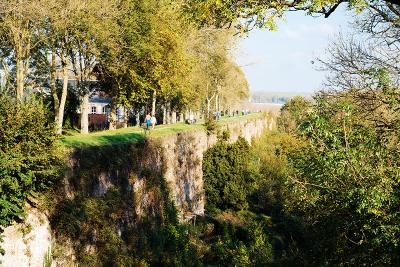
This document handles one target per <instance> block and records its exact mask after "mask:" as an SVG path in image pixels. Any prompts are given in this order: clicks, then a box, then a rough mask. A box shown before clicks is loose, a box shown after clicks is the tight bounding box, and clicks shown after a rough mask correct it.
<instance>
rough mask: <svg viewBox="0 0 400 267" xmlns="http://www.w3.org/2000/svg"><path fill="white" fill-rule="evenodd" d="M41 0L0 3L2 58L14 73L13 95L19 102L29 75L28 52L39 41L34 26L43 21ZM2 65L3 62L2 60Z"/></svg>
mask: <svg viewBox="0 0 400 267" xmlns="http://www.w3.org/2000/svg"><path fill="white" fill-rule="evenodd" d="M43 5H45V0H35V1H28V0H11V1H3V2H2V3H0V14H1V15H0V43H1V48H2V54H3V55H2V57H3V59H4V58H8V59H9V60H8V63H10V65H11V69H14V71H15V88H14V90H15V96H16V97H17V99H19V100H22V98H23V96H24V88H25V85H26V83H27V82H28V81H27V79H26V78H27V74H28V72H29V67H30V60H31V50H32V49H33V48H35V47H36V46H37V45H38V44H39V42H40V39H41V38H42V37H43V36H41V32H40V31H38V30H37V29H38V26H39V25H40V24H41V23H43V22H44V16H43V14H42V9H41V6H43ZM3 62H4V61H3Z"/></svg>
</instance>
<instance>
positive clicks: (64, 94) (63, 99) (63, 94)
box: [56, 54, 69, 134]
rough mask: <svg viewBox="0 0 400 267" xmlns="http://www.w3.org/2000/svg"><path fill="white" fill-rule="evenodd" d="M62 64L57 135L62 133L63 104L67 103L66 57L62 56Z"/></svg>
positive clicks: (67, 62)
mask: <svg viewBox="0 0 400 267" xmlns="http://www.w3.org/2000/svg"><path fill="white" fill-rule="evenodd" d="M61 61H62V64H63V87H62V92H61V100H60V108H59V109H58V115H57V116H58V118H57V125H56V126H57V134H61V133H62V128H63V121H64V110H65V102H66V101H67V94H68V79H69V75H68V64H69V61H68V56H65V55H64V54H63V55H62V58H61Z"/></svg>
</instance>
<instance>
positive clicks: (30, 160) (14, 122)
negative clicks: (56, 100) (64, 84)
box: [0, 94, 63, 239]
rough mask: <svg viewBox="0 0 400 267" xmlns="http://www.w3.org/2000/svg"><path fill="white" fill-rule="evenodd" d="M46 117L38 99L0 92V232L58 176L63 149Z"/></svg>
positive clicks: (21, 213) (20, 215)
mask: <svg viewBox="0 0 400 267" xmlns="http://www.w3.org/2000/svg"><path fill="white" fill-rule="evenodd" d="M47 116H48V114H47V111H46V110H45V107H44V106H43V104H42V103H41V102H40V101H38V100H36V99H30V100H26V101H24V102H17V101H16V100H15V99H12V98H10V97H6V96H3V95H1V94H0V233H1V231H2V230H3V228H4V227H7V226H9V225H10V224H11V223H12V222H13V221H15V220H17V221H20V220H21V219H22V217H23V214H24V213H23V208H24V206H25V202H26V201H27V199H28V198H29V197H30V196H32V195H35V194H37V193H38V192H40V191H42V190H43V189H46V188H49V187H50V186H52V185H53V184H54V182H55V179H56V178H57V177H58V175H59V171H60V170H61V169H60V167H61V166H62V160H63V158H62V155H63V152H62V150H61V149H60V148H59V147H57V142H56V140H57V136H56V135H55V133H54V131H53V124H51V123H50V124H49V123H48V121H47ZM0 237H1V236H0ZM0 239H1V238H0Z"/></svg>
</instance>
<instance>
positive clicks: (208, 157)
mask: <svg viewBox="0 0 400 267" xmlns="http://www.w3.org/2000/svg"><path fill="white" fill-rule="evenodd" d="M249 152H250V146H249V144H248V143H247V141H246V140H245V139H244V138H242V137H240V138H239V139H238V141H237V142H235V143H234V144H228V143H227V142H226V141H221V140H220V141H218V143H217V144H216V145H215V146H213V147H212V148H210V149H209V150H207V152H206V153H205V155H204V158H203V178H204V188H205V192H206V196H207V202H206V203H207V209H209V210H212V209H227V208H233V209H243V208H246V207H247V206H248V201H247V195H248V193H249V191H250V190H251V188H252V185H253V182H254V178H253V177H252V175H251V174H250V173H249V172H248V168H247V167H248V161H249Z"/></svg>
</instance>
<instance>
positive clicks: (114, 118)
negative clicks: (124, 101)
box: [108, 100, 117, 130]
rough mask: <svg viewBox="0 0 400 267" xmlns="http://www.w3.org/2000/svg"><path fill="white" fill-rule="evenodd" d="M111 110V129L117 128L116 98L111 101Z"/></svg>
mask: <svg viewBox="0 0 400 267" xmlns="http://www.w3.org/2000/svg"><path fill="white" fill-rule="evenodd" d="M110 106H111V110H110V126H109V128H108V129H109V130H115V129H117V105H116V104H115V102H114V100H112V101H111V104H110Z"/></svg>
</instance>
